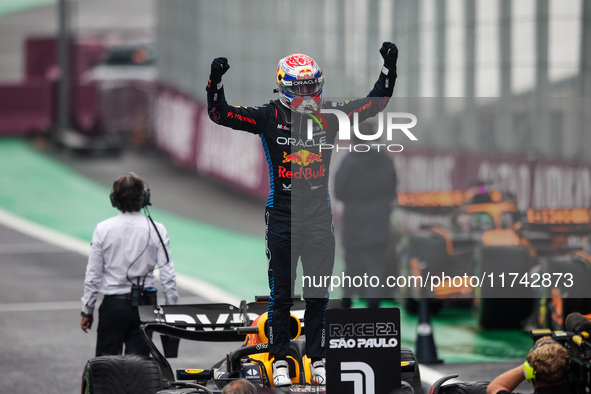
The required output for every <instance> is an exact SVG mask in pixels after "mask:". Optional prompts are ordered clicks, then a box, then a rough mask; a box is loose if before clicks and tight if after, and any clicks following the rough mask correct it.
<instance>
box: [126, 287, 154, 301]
mask: <svg viewBox="0 0 591 394" xmlns="http://www.w3.org/2000/svg"><path fill="white" fill-rule="evenodd" d="M157 303H158V289H156V288H155V287H144V286H142V285H132V286H131V306H138V305H156V304H157Z"/></svg>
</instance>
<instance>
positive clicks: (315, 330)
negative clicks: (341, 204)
mask: <svg viewBox="0 0 591 394" xmlns="http://www.w3.org/2000/svg"><path fill="white" fill-rule="evenodd" d="M266 223H267V231H266V243H267V260H268V264H269V267H268V268H269V271H268V274H269V289H270V299H269V309H268V312H269V330H270V332H269V346H270V353H271V355H273V356H275V357H276V358H284V357H285V356H287V354H288V351H289V341H290V338H291V336H290V317H289V316H290V308H291V307H292V306H293V299H292V297H293V295H294V292H293V288H294V284H295V277H296V268H297V263H298V260H299V258H301V261H302V268H303V274H304V275H305V276H321V277H324V276H326V275H331V274H332V269H333V266H334V253H335V252H334V247H335V240H334V232H333V229H332V215H331V213H330V210H328V212H326V213H324V214H323V215H310V216H306V214H302V216H298V215H294V214H292V213H290V212H281V211H274V210H273V209H268V210H267V212H266ZM303 291H304V294H303V296H304V298H305V300H306V311H305V313H304V335H305V336H306V355H307V356H308V357H310V358H312V359H316V358H322V357H324V345H325V344H324V338H325V335H324V312H325V311H326V307H327V305H328V291H327V288H326V287H315V288H304V289H303Z"/></svg>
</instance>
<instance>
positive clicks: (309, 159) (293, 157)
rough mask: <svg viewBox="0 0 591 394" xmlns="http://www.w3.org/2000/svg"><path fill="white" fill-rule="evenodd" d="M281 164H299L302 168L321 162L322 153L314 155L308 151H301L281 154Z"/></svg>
mask: <svg viewBox="0 0 591 394" xmlns="http://www.w3.org/2000/svg"><path fill="white" fill-rule="evenodd" d="M283 162H284V163H295V164H299V165H301V166H303V167H305V166H307V165H310V164H312V163H316V162H318V163H320V162H322V152H319V153H314V152H310V151H308V150H305V149H302V150H299V151H297V152H293V153H292V154H289V155H288V154H287V152H283Z"/></svg>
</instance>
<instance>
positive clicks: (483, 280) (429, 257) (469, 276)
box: [398, 184, 540, 328]
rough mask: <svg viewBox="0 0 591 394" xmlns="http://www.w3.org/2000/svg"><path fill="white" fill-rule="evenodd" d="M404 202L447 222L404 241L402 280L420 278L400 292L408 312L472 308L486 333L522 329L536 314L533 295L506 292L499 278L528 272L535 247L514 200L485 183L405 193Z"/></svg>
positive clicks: (520, 289) (522, 290) (401, 199)
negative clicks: (420, 305)
mask: <svg viewBox="0 0 591 394" xmlns="http://www.w3.org/2000/svg"><path fill="white" fill-rule="evenodd" d="M398 202H399V208H402V209H405V210H411V211H415V212H420V213H422V214H423V215H441V214H445V215H446V218H447V224H444V225H442V224H440V223H439V224H435V225H424V226H422V228H421V229H420V231H418V232H415V233H412V234H409V235H408V237H407V239H406V240H405V242H406V243H405V246H403V250H402V251H401V253H400V256H401V258H400V275H403V276H407V277H414V278H417V277H420V278H421V280H420V281H414V282H413V283H412V284H413V285H412V286H408V287H406V288H404V289H400V290H401V291H400V293H399V294H398V296H399V297H400V298H401V300H402V303H403V305H404V306H405V309H406V310H407V311H410V312H412V311H413V310H414V309H415V308H416V305H417V300H418V299H420V298H428V299H429V303H430V305H431V310H437V309H438V308H439V307H441V306H442V305H444V304H450V303H454V304H460V305H466V306H470V307H473V308H474V310H475V312H476V316H477V318H478V323H479V324H480V326H482V327H483V328H496V327H516V326H519V325H520V324H522V322H523V321H524V320H525V319H526V318H527V317H528V316H529V315H530V314H531V310H532V309H533V293H532V292H531V291H530V289H527V288H523V287H517V288H513V289H511V288H502V287H500V284H499V283H500V282H499V280H500V277H499V275H502V274H503V273H505V272H511V273H514V274H516V275H523V274H525V273H527V272H529V270H530V269H532V268H533V266H534V264H535V257H536V249H535V248H534V247H533V246H532V242H530V239H529V238H527V237H526V236H525V235H524V232H523V231H522V227H521V224H520V212H519V210H518V208H517V206H516V204H515V201H514V199H513V198H512V196H511V195H510V194H507V193H503V192H501V191H499V190H487V189H486V188H485V186H484V185H483V184H479V185H478V186H477V187H474V188H470V189H468V190H453V191H443V192H418V193H399V195H398ZM538 238H539V237H538ZM536 242H540V240H539V239H536ZM495 282H496V284H497V286H495ZM500 316H502V318H500Z"/></svg>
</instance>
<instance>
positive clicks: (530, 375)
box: [523, 340, 558, 383]
mask: <svg viewBox="0 0 591 394" xmlns="http://www.w3.org/2000/svg"><path fill="white" fill-rule="evenodd" d="M555 343H558V342H556V341H554V340H550V341H546V342H541V343H538V344H537V345H534V347H532V348H531V350H530V351H529V352H530V353H531V352H533V351H534V350H536V349H537V348H540V347H542V346H545V345H551V344H555ZM523 375H524V376H525V380H527V381H528V382H531V383H534V381H535V380H536V370H535V368H534V367H533V365H531V364H530V363H529V361H527V360H526V361H525V362H524V363H523Z"/></svg>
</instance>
